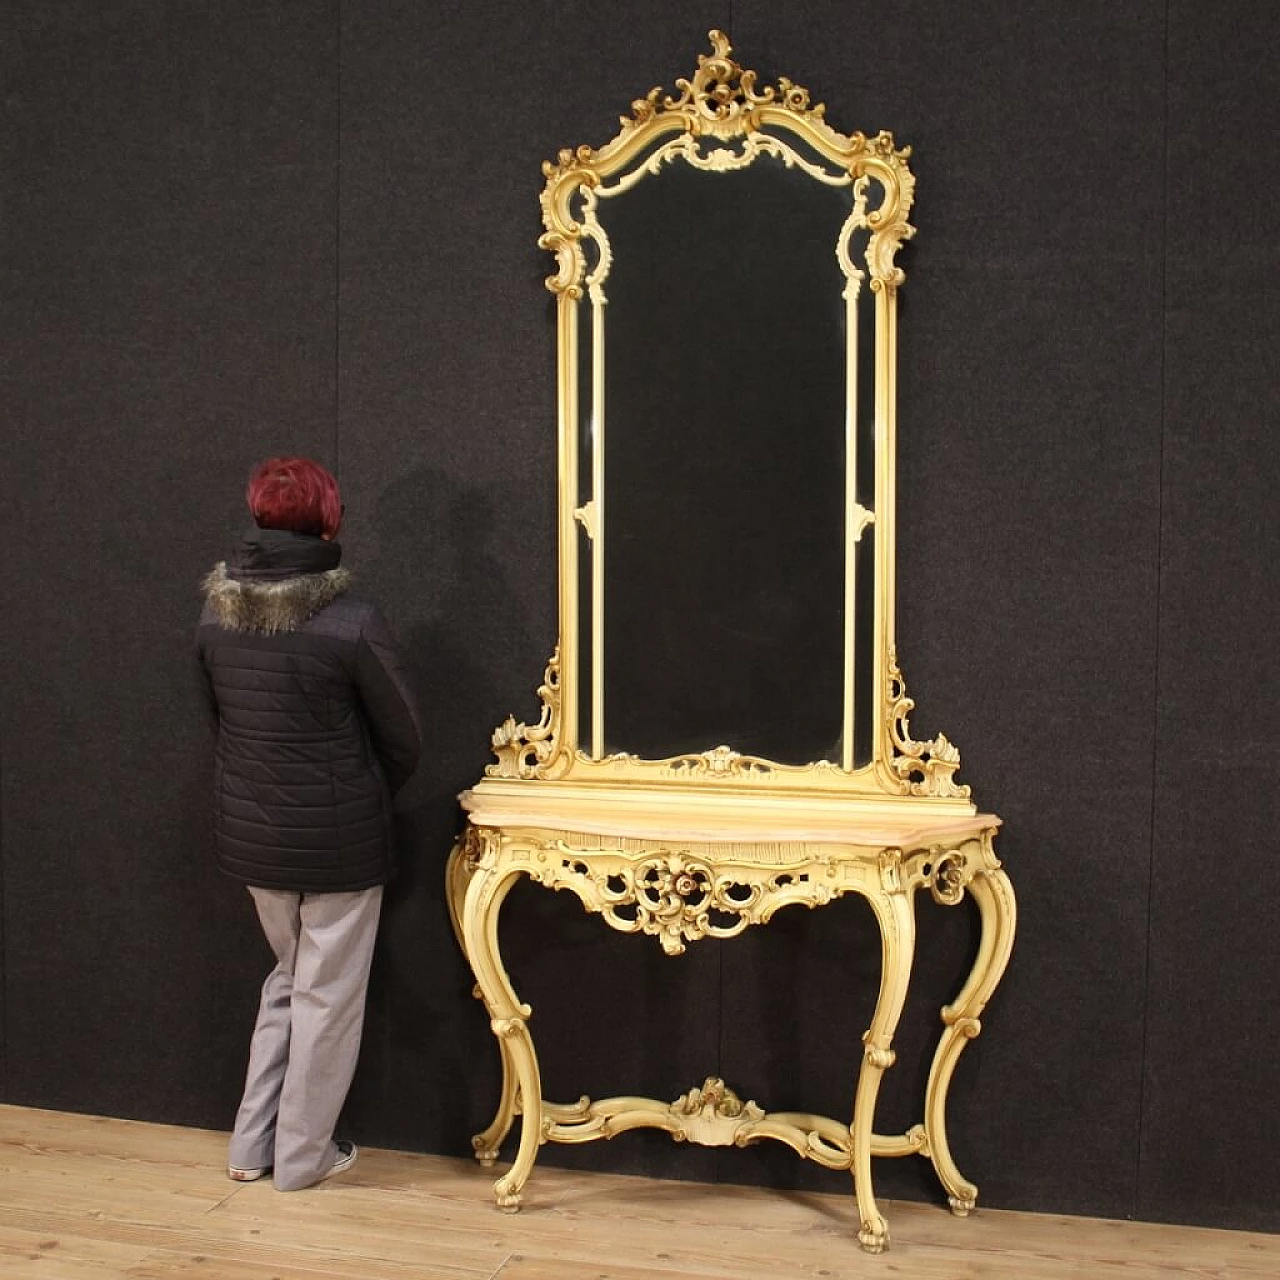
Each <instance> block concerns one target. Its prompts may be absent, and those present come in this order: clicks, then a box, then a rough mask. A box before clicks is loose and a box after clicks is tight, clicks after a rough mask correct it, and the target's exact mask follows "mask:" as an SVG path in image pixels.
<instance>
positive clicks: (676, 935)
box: [522, 839, 858, 955]
mask: <svg viewBox="0 0 1280 1280" xmlns="http://www.w3.org/2000/svg"><path fill="white" fill-rule="evenodd" d="M522 843H523V844H525V845H527V846H528V848H529V855H528V862H527V872H528V874H529V875H530V876H531V877H533V878H534V879H536V880H538V881H539V882H540V883H542V884H543V885H545V886H546V887H548V888H551V889H567V890H569V891H570V892H571V893H573V894H574V895H575V896H576V897H577V898H578V899H579V901H581V902H582V904H583V906H584V907H586V909H587V910H588V911H593V912H598V913H599V914H600V915H601V916H603V917H604V920H605V922H606V923H607V924H608V925H610V926H611V927H612V928H614V929H617V930H618V931H619V932H620V933H643V934H646V935H649V936H651V937H655V938H657V939H658V942H659V943H660V945H661V946H662V949H663V950H664V951H665V952H666V953H667V954H668V955H680V954H682V953H683V952H684V950H685V947H686V945H687V944H688V943H690V942H695V941H697V940H698V939H701V938H732V937H735V936H736V935H738V934H740V933H741V932H742V931H743V930H744V929H747V928H748V927H750V926H751V925H754V924H763V923H765V922H766V921H768V920H769V919H770V918H771V917H772V916H773V915H774V914H775V913H776V912H777V911H779V910H781V908H783V907H785V906H792V905H801V906H808V907H814V906H819V905H821V904H823V903H826V902H830V901H831V900H832V899H833V898H835V897H838V896H839V895H841V894H844V893H848V892H851V891H854V890H856V888H857V887H858V886H857V883H856V880H855V879H853V878H850V877H849V876H842V875H840V874H839V873H838V872H836V871H834V870H833V869H832V868H831V867H829V866H825V865H823V864H822V863H821V862H819V861H816V860H815V861H814V862H812V863H805V864H799V865H790V866H781V867H780V866H777V865H774V866H768V865H755V866H753V865H751V864H750V863H748V862H746V861H744V862H742V863H741V864H732V863H726V862H723V861H712V860H710V859H703V858H699V857H695V856H691V855H689V854H688V853H685V852H682V851H680V850H666V849H654V850H652V851H650V852H648V853H646V854H643V855H639V856H636V855H628V854H624V853H620V852H616V851H608V850H599V849H593V850H582V849H577V848H574V847H573V846H571V845H568V844H566V843H565V842H564V841H562V840H553V841H548V842H546V843H545V844H537V845H535V844H534V843H533V842H532V841H528V840H527V839H526V840H523V841H522Z"/></svg>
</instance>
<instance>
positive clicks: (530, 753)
mask: <svg viewBox="0 0 1280 1280" xmlns="http://www.w3.org/2000/svg"><path fill="white" fill-rule="evenodd" d="M538 697H539V698H540V699H541V700H542V716H541V718H540V719H539V721H538V723H537V724H535V725H527V724H524V723H522V722H519V721H517V720H516V718H515V717H514V716H508V717H507V718H506V719H505V720H504V721H503V722H502V723H501V724H500V725H499V726H498V727H497V728H496V729H495V730H494V731H493V754H494V755H495V756H497V758H498V763H497V764H491V765H489V766H488V767H487V768H486V769H485V775H486V776H487V777H490V778H549V777H552V776H554V772H555V770H556V767H557V765H558V761H559V755H560V646H559V645H557V646H556V651H555V653H553V654H552V655H551V660H550V661H549V662H548V663H547V669H546V673H545V674H544V676H543V679H542V684H541V685H540V686H539V687H538Z"/></svg>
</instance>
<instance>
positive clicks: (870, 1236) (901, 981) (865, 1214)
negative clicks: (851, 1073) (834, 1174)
mask: <svg viewBox="0 0 1280 1280" xmlns="http://www.w3.org/2000/svg"><path fill="white" fill-rule="evenodd" d="M868 901H869V902H870V903H871V908H872V910H873V911H874V912H875V916H876V921H877V923H878V924H879V926H880V941H881V958H880V965H881V968H880V994H879V996H878V997H877V999H876V1008H875V1013H874V1015H873V1016H872V1019H871V1026H870V1027H869V1028H868V1029H867V1032H866V1034H865V1035H864V1036H863V1037H862V1041H863V1045H864V1048H863V1054H862V1066H861V1068H860V1069H859V1071H858V1087H857V1091H856V1093H855V1094H854V1100H853V1123H852V1124H851V1125H850V1126H849V1137H850V1142H851V1146H852V1153H853V1166H852V1172H853V1179H854V1183H853V1189H854V1194H855V1196H856V1197H857V1201H858V1216H859V1218H860V1219H861V1222H862V1229H861V1230H860V1231H859V1232H858V1242H859V1244H861V1245H862V1247H863V1248H864V1249H865V1250H866V1251H867V1252H868V1253H881V1252H882V1251H883V1250H884V1249H886V1248H887V1247H888V1245H889V1224H888V1223H887V1222H886V1221H885V1220H884V1217H883V1216H882V1215H881V1213H880V1211H879V1209H878V1208H877V1207H876V1200H875V1194H874V1192H873V1191H872V1184H871V1143H872V1134H873V1132H874V1129H875V1111H876V1098H877V1096H878V1094H879V1092H880V1082H881V1080H882V1079H883V1077H884V1073H885V1072H886V1071H887V1070H888V1069H889V1068H890V1067H891V1066H893V1063H894V1053H893V1049H892V1047H891V1046H892V1044H893V1037H894V1034H895V1033H896V1031H897V1029H898V1020H899V1019H900V1018H901V1017H902V1007H903V1005H904V1004H905V1003H906V999H907V988H908V986H909V985H910V981H911V964H912V959H913V957H914V954H915V918H914V916H913V914H912V904H911V899H910V897H909V895H907V894H906V893H904V892H902V891H901V889H890V890H884V891H881V892H879V893H876V894H872V895H869V897H868Z"/></svg>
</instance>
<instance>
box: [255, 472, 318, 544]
mask: <svg viewBox="0 0 1280 1280" xmlns="http://www.w3.org/2000/svg"><path fill="white" fill-rule="evenodd" d="M244 496H245V498H246V499H247V500H248V503H249V510H250V511H252V512H253V518H254V519H255V520H256V521H257V522H258V527H259V528H260V529H290V530H292V531H293V532H294V533H309V534H312V535H313V536H315V537H317V538H332V537H333V536H334V535H335V534H336V533H337V532H338V526H339V525H340V524H341V523H342V501H341V499H340V497H339V494H338V482H337V481H336V480H335V479H334V478H333V476H332V475H331V474H330V473H329V472H328V471H326V470H325V468H324V467H322V466H321V465H320V464H319V463H318V462H312V461H311V459H310V458H268V459H267V460H266V461H265V462H260V463H259V464H258V465H257V466H256V467H254V469H253V473H252V474H251V475H250V476H249V487H248V488H247V489H246V490H245V495H244Z"/></svg>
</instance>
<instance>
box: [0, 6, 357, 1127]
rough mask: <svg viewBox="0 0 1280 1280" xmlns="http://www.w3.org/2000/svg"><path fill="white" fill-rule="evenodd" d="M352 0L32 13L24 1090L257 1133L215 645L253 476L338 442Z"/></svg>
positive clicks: (0, 332) (10, 878)
mask: <svg viewBox="0 0 1280 1280" xmlns="http://www.w3.org/2000/svg"><path fill="white" fill-rule="evenodd" d="M326 9H328V10H329V11H330V18H332V14H333V12H335V11H336V10H335V9H334V7H333V6H316V5H309V6H304V5H292V6H282V7H281V8H280V10H279V11H273V12H272V13H271V14H263V13H262V12H261V7H260V6H256V5H250V4H238V5H235V4H227V5H220V6H202V7H199V8H198V9H197V8H192V7H189V6H175V5H160V4H153V5H131V6H99V5H89V4H78V5H72V4H62V5H57V6H22V7H19V8H16V9H12V10H10V11H9V12H8V14H7V28H8V30H7V32H6V34H7V36H8V37H9V38H8V39H6V40H5V41H4V44H5V47H6V51H7V52H8V54H9V57H8V58H7V59H6V63H7V68H8V69H10V70H11V71H12V76H11V78H9V79H8V80H7V89H6V107H5V110H6V128H5V129H4V130H2V131H0V132H3V133H4V135H5V139H6V142H7V143H8V144H9V145H10V151H9V164H7V165H6V167H5V170H4V179H3V182H4V188H3V192H4V207H5V241H4V258H3V294H4V298H5V305H4V307H3V308H2V309H0V352H3V357H2V358H3V367H2V371H0V378H2V388H0V402H2V403H3V413H4V435H5V443H6V457H5V467H4V469H3V473H2V477H0V507H2V508H3V512H4V516H3V519H4V531H5V542H6V545H8V546H9V547H11V548H13V549H14V552H15V553H14V554H11V555H8V556H6V557H5V560H4V563H3V566H2V567H0V584H2V589H3V594H4V598H5V600H6V629H5V630H6V635H5V639H6V643H5V647H4V651H3V656H2V659H0V661H2V662H3V672H2V676H0V683H2V685H3V689H4V708H3V718H2V720H0V731H2V732H3V735H4V739H3V754H4V766H5V767H4V773H3V778H2V779H0V787H2V788H3V793H2V794H0V807H2V808H3V815H4V823H5V832H4V834H5V843H4V859H5V864H4V883H5V888H6V894H5V902H4V910H5V947H6V957H5V960H6V964H5V968H6V981H7V988H8V1002H7V1003H8V1018H7V1037H6V1048H7V1052H8V1059H9V1073H8V1091H7V1094H6V1097H7V1099H8V1100H9V1101H13V1102H21V1103H34V1104H43V1105H48V1106H57V1107H65V1108H70V1109H83V1110H90V1111H99V1112H104V1111H105V1112H110V1113H114V1114H121V1115H132V1116H141V1117H146V1118H153V1119H159V1120H170V1121H184V1122H193V1123H201V1124H214V1125H225V1124H227V1123H228V1117H229V1115H230V1114H231V1109H232V1108H233V1106H234V1101H235V1098H236V1096H237V1093H238V1089H239V1085H240V1082H241V1080H242V1077H243V1070H244V1060H245V1056H246V1052H247V1035H248V1031H249V1029H250V1027H251V1025H252V1018H253V1009H254V1004H255V1003H256V990H257V986H258V984H259V983H260V982H261V979H262V976H263V975H264V973H265V970H266V967H267V958H266V957H267V952H266V948H265V944H263V943H262V942H261V940H260V939H259V938H258V937H257V930H256V926H255V925H254V923H253V920H252V911H251V908H250V905H249V904H248V902H247V900H246V899H245V898H244V895H243V892H242V890H240V889H238V888H237V887H236V886H235V885H234V884H233V883H232V882H230V881H227V880H224V879H222V878H221V877H219V876H217V874H216V872H215V871H214V870H213V866H212V853H211V847H210V839H209V833H208V829H207V823H206V818H205V815H206V813H207V799H206V796H207V792H208V786H209V777H208V774H209V769H210V767H211V752H210V749H209V743H208V741H207V734H206V731H205V728H204V725H203V723H202V722H201V719H200V718H199V716H200V713H199V710H198V702H197V699H196V696H195V695H196V690H195V685H194V682H193V675H194V670H193V665H192V658H191V649H190V645H191V631H192V626H193V623H194V618H195V613H196V611H197V609H198V595H197V584H198V582H199V579H200V578H201V577H202V576H203V574H204V572H205V571H206V570H207V568H208V567H209V565H210V564H211V563H212V562H213V561H214V560H215V559H217V558H219V557H220V556H221V555H223V554H225V552H226V550H227V549H228V548H229V546H230V544H231V540H232V538H233V536H234V535H235V534H236V533H237V532H238V531H239V529H240V528H242V527H243V526H244V524H245V523H247V514H246V513H245V510H244V506H243V499H242V496H241V495H242V491H243V485H244V479H245V476H246V474H247V472H248V469H249V466H250V464H251V463H252V462H253V461H254V460H255V459H256V458H257V457H259V456H261V455H262V454H263V453H267V452H282V451H302V452H308V453H317V454H320V455H322V456H323V454H324V453H325V452H326V451H327V450H328V449H329V448H330V447H331V444H332V441H333V435H334V431H333V427H334V422H333V407H334V384H333V371H334V348H333V285H334V222H333V213H334V209H335V207H336V198H335V190H334V182H333V172H332V165H331V156H332V149H333V143H334V126H335V121H336V75H335V74H334V72H335V70H336V65H335V64H336V58H335V51H336V35H337V32H336V26H335V25H334V23H333V22H332V21H331V20H330V21H329V22H328V23H327V25H326V24H325V23H323V22H320V23H317V21H316V20H317V19H323V18H324V16H325V10H326ZM289 11H292V14H291V16H292V17H293V19H294V21H293V22H292V23H290V24H288V25H285V24H284V22H283V20H282V19H283V17H284V16H285V15H286V14H287V13H288V12H289ZM326 104H327V105H326Z"/></svg>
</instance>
